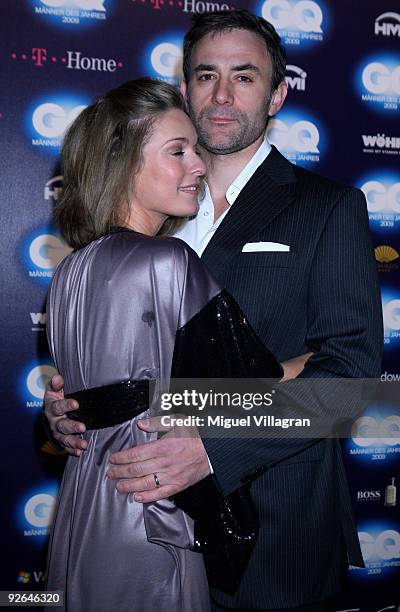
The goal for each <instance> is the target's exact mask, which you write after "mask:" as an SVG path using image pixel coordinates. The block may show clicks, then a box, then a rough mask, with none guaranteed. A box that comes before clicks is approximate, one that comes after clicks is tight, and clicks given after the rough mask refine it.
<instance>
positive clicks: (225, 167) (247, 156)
mask: <svg viewBox="0 0 400 612" xmlns="http://www.w3.org/2000/svg"><path fill="white" fill-rule="evenodd" d="M263 139H264V135H263V136H262V137H260V138H258V139H257V140H256V141H255V142H253V144H251V145H250V146H248V147H246V148H245V149H242V150H241V151H237V152H236V153H229V154H227V155H215V154H213V153H210V152H208V151H205V155H204V161H205V162H206V164H207V184H208V188H209V190H210V194H211V199H212V201H213V204H214V221H216V220H217V219H218V217H219V216H220V215H221V214H222V213H223V212H224V211H225V210H226V209H227V208H228V206H229V204H228V202H227V200H226V192H227V190H228V187H229V186H230V185H231V184H232V182H233V181H234V180H235V178H236V177H237V176H238V175H239V174H240V173H241V171H242V170H243V168H245V167H246V166H247V164H248V163H249V161H250V160H251V158H252V157H253V155H254V154H255V153H256V151H257V149H258V148H259V146H260V144H261V143H262V141H263Z"/></svg>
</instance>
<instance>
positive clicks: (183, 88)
mask: <svg viewBox="0 0 400 612" xmlns="http://www.w3.org/2000/svg"><path fill="white" fill-rule="evenodd" d="M180 90H181V94H182V96H183V97H184V98H185V100H186V94H187V84H186V81H185V79H183V80H182V81H181V85H180Z"/></svg>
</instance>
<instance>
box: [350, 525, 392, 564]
mask: <svg viewBox="0 0 400 612" xmlns="http://www.w3.org/2000/svg"><path fill="white" fill-rule="evenodd" d="M358 537H359V540H360V546H361V551H362V555H363V558H364V561H370V560H381V561H389V560H390V559H400V533H399V532H398V531H395V530H394V529H386V530H385V531H382V532H381V533H379V534H378V535H372V534H371V533H369V532H368V531H359V533H358Z"/></svg>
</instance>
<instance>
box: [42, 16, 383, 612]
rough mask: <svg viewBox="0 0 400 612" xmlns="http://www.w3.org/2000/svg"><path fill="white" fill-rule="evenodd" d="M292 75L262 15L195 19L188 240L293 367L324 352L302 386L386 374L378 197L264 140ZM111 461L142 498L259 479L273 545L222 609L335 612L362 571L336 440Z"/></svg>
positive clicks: (80, 445)
mask: <svg viewBox="0 0 400 612" xmlns="http://www.w3.org/2000/svg"><path fill="white" fill-rule="evenodd" d="M284 76H285V56H284V51H283V48H282V46H281V44H280V39H279V36H278V35H277V34H276V32H275V30H274V29H273V27H272V26H271V25H270V24H268V23H267V22H266V21H264V20H263V19H261V18H258V17H255V16H253V15H251V14H250V13H247V12H246V11H242V10H238V11H233V12H225V11H221V12H217V13H210V14H205V15H196V16H195V17H194V22H193V26H192V28H191V30H190V31H189V32H188V34H187V35H186V37H185V44H184V82H183V84H182V91H183V93H184V95H185V96H186V98H187V101H188V107H189V111H190V115H191V117H192V119H193V121H194V123H195V126H196V128H197V130H198V133H199V142H200V144H201V146H202V148H203V150H204V152H205V160H206V163H207V166H208V173H207V191H206V195H205V198H204V199H203V200H202V202H201V204H200V210H199V213H198V215H197V217H196V218H195V219H194V220H191V221H189V222H188V224H187V225H186V226H185V227H184V228H183V229H182V230H181V231H180V232H179V233H178V236H179V237H181V238H183V239H184V240H186V241H188V242H189V244H190V245H191V246H192V247H193V248H194V249H195V250H197V252H198V253H199V254H200V255H201V256H202V258H203V260H204V261H205V263H206V264H207V266H208V267H209V268H210V270H211V271H212V272H213V274H214V275H215V276H216V277H217V279H218V280H219V281H220V283H221V284H222V285H223V286H224V287H226V288H227V289H229V290H230V292H231V293H232V294H233V295H234V297H235V298H236V299H237V301H238V302H239V304H240V305H241V307H242V308H243V310H244V312H245V313H246V315H247V316H248V318H249V320H250V322H251V323H252V325H253V327H254V328H255V330H256V332H257V333H258V335H259V336H260V337H261V339H262V340H263V341H264V343H265V344H266V346H267V347H268V348H269V349H270V350H271V351H272V352H273V353H274V354H275V355H276V357H277V358H278V359H279V360H280V361H284V360H286V359H290V358H292V357H293V356H295V355H300V354H303V353H305V352H307V351H309V350H311V351H313V352H314V355H313V356H312V357H311V358H310V359H309V361H308V362H307V364H306V366H305V369H304V371H303V373H302V375H301V376H302V377H305V378H323V377H327V378H330V377H343V378H363V377H375V376H378V375H379V374H380V359H381V349H382V328H381V313H380V298H379V291H378V285H377V278H376V270H375V264H374V259H373V255H372V249H371V246H370V241H369V228H368V218H367V213H366V206H365V200H364V197H363V196H362V194H361V192H358V191H357V190H355V189H352V188H347V187H342V186H340V185H338V184H336V183H334V182H332V181H329V180H327V179H324V178H321V177H317V176H316V175H314V174H312V173H310V172H307V171H306V170H304V169H301V168H298V167H295V166H293V165H292V164H290V163H289V162H288V161H287V160H286V159H285V158H283V157H282V156H281V155H280V154H279V153H278V151H277V150H276V149H275V148H273V147H272V148H271V147H270V145H269V144H268V143H267V142H266V141H265V139H264V138H265V129H266V125H267V121H268V117H269V116H273V115H275V114H276V113H277V112H278V111H279V109H280V108H281V106H282V105H283V103H284V100H285V97H286V94H287V88H286V84H285V81H284ZM53 381H54V382H53V391H48V392H47V393H46V404H47V407H46V413H47V415H48V418H49V420H50V423H51V427H52V430H53V432H54V434H55V437H56V438H57V439H59V440H61V442H62V443H63V444H64V445H65V446H67V447H69V448H70V452H71V454H79V453H80V452H82V450H83V449H84V448H85V447H86V443H85V442H84V441H82V440H80V439H79V437H77V436H73V435H68V434H72V433H73V432H76V433H77V432H80V431H84V427H83V426H82V425H79V424H77V423H75V422H72V421H71V420H69V419H67V418H65V416H64V414H65V412H66V408H67V407H68V408H69V409H73V408H74V407H76V404H75V403H74V402H72V401H71V400H69V402H65V401H59V398H60V397H62V394H61V392H59V391H60V385H61V383H62V380H60V379H55V380H54V379H53ZM54 400H56V401H54ZM55 415H58V416H55ZM141 427H142V428H143V429H146V430H147V431H157V430H158V427H159V426H158V423H157V421H148V422H147V423H143V424H142V425H141ZM111 462H112V464H113V467H112V468H111V469H110V471H109V476H110V478H114V479H116V480H117V481H118V480H119V479H123V480H121V481H120V482H118V483H117V489H118V490H119V491H120V492H127V491H131V492H134V494H135V499H136V500H137V501H141V502H149V501H155V500H157V499H161V498H163V497H168V496H170V495H173V494H175V493H177V492H178V491H181V490H182V489H184V488H186V487H187V486H190V485H192V484H194V483H196V482H198V481H199V480H200V479H202V478H204V477H206V476H207V475H208V474H209V472H210V464H209V462H210V463H211V466H212V470H213V471H214V475H215V477H216V479H217V482H218V483H219V485H220V487H221V489H222V491H223V492H224V494H229V493H230V492H231V491H233V490H235V489H236V488H237V487H239V486H240V485H241V484H243V483H244V482H248V481H252V489H251V492H252V497H253V499H254V502H255V505H256V507H257V509H258V512H259V516H260V522H261V526H260V533H259V538H258V541H257V544H256V547H255V549H254V552H253V555H252V558H251V560H250V563H249V566H248V568H247V570H246V572H245V574H244V576H243V579H242V582H241V585H240V588H239V591H238V592H237V594H236V595H235V596H228V595H224V594H223V593H221V592H217V591H216V590H213V591H212V598H213V601H214V605H215V610H223V609H237V610H272V609H278V608H279V609H280V608H285V609H290V610H292V609H296V610H297V609H299V610H307V611H311V610H322V609H325V608H326V601H327V600H328V599H329V598H330V597H332V596H333V595H334V594H335V593H336V592H338V590H339V588H340V584H341V579H342V577H343V574H344V573H345V570H346V568H347V565H348V563H351V564H354V565H360V564H362V557H361V553H360V549H359V544H358V539H357V534H356V530H355V525H354V521H353V518H352V513H351V504H350V499H349V494H348V490H347V485H346V480H345V476H344V468H343V462H342V456H341V452H340V447H339V444H338V442H337V441H336V440H333V439H323V440H319V441H317V442H316V443H312V444H311V443H310V441H309V440H303V441H300V442H298V443H293V442H292V441H289V440H286V441H282V440H271V439H270V440H265V439H264V440H263V439H257V440H252V441H251V443H249V441H248V440H242V441H237V440H236V441H235V443H232V441H230V440H224V439H222V440H221V439H217V440H216V439H208V440H206V441H204V444H203V442H202V440H201V439H200V437H198V436H197V437H191V438H179V439H177V438H173V437H168V434H167V435H166V436H164V437H163V438H162V439H160V440H157V441H155V442H152V443H150V444H148V445H145V446H142V447H136V448H135V449H128V450H125V451H122V452H120V453H117V454H116V455H114V456H113V457H111ZM154 474H156V477H155V476H154Z"/></svg>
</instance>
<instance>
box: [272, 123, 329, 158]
mask: <svg viewBox="0 0 400 612" xmlns="http://www.w3.org/2000/svg"><path fill="white" fill-rule="evenodd" d="M267 135H268V139H269V141H270V142H272V144H274V145H275V146H276V147H277V148H278V149H280V150H281V151H296V152H298V153H319V149H318V144H319V131H318V128H317V126H316V125H315V124H314V123H312V122H311V121H304V120H300V121H295V122H294V123H292V124H291V125H288V124H287V123H285V121H282V120H281V119H272V120H271V121H270V122H269V124H268V128H267Z"/></svg>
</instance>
